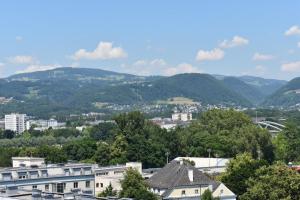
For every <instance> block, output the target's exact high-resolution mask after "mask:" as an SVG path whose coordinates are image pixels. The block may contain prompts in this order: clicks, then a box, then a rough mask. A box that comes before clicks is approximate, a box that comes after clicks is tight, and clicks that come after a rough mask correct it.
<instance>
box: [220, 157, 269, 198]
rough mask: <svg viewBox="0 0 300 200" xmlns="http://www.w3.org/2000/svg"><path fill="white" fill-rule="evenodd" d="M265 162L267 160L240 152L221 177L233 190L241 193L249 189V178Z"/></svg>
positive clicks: (238, 193)
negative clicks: (257, 158)
mask: <svg viewBox="0 0 300 200" xmlns="http://www.w3.org/2000/svg"><path fill="white" fill-rule="evenodd" d="M265 164H266V161H264V160H255V159H253V158H252V156H251V155H250V154H249V153H244V154H240V155H237V156H236V158H235V159H233V160H231V161H230V162H229V164H228V166H227V169H226V172H225V173H224V174H223V175H221V177H220V179H221V181H222V182H223V183H224V184H225V185H226V186H227V187H228V188H229V189H230V190H231V191H233V192H234V193H235V194H237V195H241V194H243V193H245V192H246V191H247V184H246V182H247V180H248V179H249V178H250V177H252V176H253V175H254V173H255V170H256V169H258V168H260V167H261V166H263V165H265Z"/></svg>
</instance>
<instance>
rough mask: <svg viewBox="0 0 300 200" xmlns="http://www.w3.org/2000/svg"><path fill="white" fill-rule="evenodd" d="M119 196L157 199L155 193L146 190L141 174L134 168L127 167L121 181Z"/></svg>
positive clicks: (146, 186)
mask: <svg viewBox="0 0 300 200" xmlns="http://www.w3.org/2000/svg"><path fill="white" fill-rule="evenodd" d="M121 186H122V190H121V192H120V197H125V198H134V199H136V200H157V197H156V196H155V194H153V193H152V192H150V191H149V190H148V185H147V184H146V183H145V182H144V179H143V177H142V175H141V174H140V173H139V172H138V171H137V170H135V169H128V170H127V171H126V174H125V177H124V179H123V180H122V181H121Z"/></svg>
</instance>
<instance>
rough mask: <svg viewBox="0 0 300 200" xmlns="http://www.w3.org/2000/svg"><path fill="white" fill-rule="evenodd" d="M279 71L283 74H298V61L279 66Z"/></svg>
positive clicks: (299, 66)
mask: <svg viewBox="0 0 300 200" xmlns="http://www.w3.org/2000/svg"><path fill="white" fill-rule="evenodd" d="M281 70H282V71H284V72H300V61H296V62H291V63H285V64H283V65H281Z"/></svg>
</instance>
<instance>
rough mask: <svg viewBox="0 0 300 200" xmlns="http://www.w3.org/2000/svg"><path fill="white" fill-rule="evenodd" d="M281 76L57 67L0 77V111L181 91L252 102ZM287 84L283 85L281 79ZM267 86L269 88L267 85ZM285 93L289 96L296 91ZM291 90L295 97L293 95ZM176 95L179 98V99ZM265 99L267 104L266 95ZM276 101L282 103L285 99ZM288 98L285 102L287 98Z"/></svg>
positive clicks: (69, 109)
mask: <svg viewBox="0 0 300 200" xmlns="http://www.w3.org/2000/svg"><path fill="white" fill-rule="evenodd" d="M282 84H284V81H277V80H268V79H262V78H256V77H226V76H212V75H208V74H199V73H192V74H178V75H175V76H170V77H163V76H135V75H131V74H124V73H117V72H111V71H106V70H100V69H88V68H57V69H53V70H48V71H41V72H33V73H24V74H17V75H13V76H10V77H8V78H5V79H0V97H5V98H12V99H13V100H12V101H11V102H10V103H8V104H1V102H0V113H7V112H24V113H28V114H30V115H43V114H47V115H48V116H49V115H52V114H57V113H74V112H77V113H80V112H90V111H99V109H100V108H99V107H101V105H107V104H117V105H135V104H153V103H157V102H160V103H161V102H166V101H169V100H170V99H171V100H172V99H174V98H175V97H177V98H178V97H184V98H188V99H190V100H192V101H196V102H201V103H202V104H204V105H205V104H223V105H235V106H236V105H240V106H246V107H250V106H252V105H258V103H260V102H261V101H262V100H263V99H264V97H265V95H266V94H267V93H266V92H263V91H264V90H266V88H268V87H269V90H274V88H276V87H278V86H279V85H282ZM287 86H288V85H287ZM270 88H272V89H270ZM294 93H295V94H293V92H291V94H290V93H289V96H291V95H292V97H290V98H288V100H289V101H290V99H295V98H296V97H297V95H298V94H297V92H294ZM293 95H294V96H295V95H296V97H294V96H293ZM184 98H182V99H184ZM267 102H268V103H266V104H265V105H270V103H273V102H270V100H269V101H267ZM275 103H276V105H280V104H286V102H285V100H284V99H283V100H281V101H279V100H278V101H276V102H275ZM287 104H289V103H287Z"/></svg>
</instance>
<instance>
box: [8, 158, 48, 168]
mask: <svg viewBox="0 0 300 200" xmlns="http://www.w3.org/2000/svg"><path fill="white" fill-rule="evenodd" d="M12 164H13V167H21V165H22V164H23V165H25V166H26V167H30V166H31V165H36V166H41V165H43V164H45V159H44V158H30V157H22V158H18V157H12Z"/></svg>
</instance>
